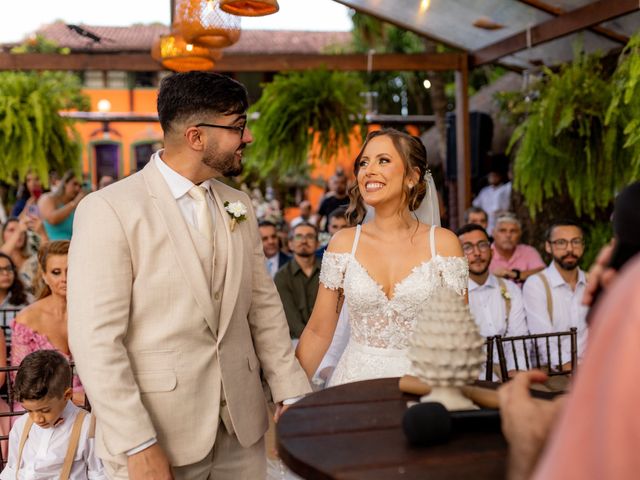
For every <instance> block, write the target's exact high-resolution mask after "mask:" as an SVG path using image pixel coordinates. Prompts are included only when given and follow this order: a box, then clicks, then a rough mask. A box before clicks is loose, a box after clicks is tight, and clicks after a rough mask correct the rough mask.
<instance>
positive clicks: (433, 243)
mask: <svg viewBox="0 0 640 480" xmlns="http://www.w3.org/2000/svg"><path fill="white" fill-rule="evenodd" d="M436 228H438V227H436V226H435V225H431V229H430V230H429V245H431V258H436Z"/></svg>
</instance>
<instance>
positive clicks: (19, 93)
mask: <svg viewBox="0 0 640 480" xmlns="http://www.w3.org/2000/svg"><path fill="white" fill-rule="evenodd" d="M0 92H1V93H0V180H1V181H5V182H8V183H14V182H15V180H16V178H17V179H18V180H22V179H24V177H25V175H26V174H27V172H29V171H33V172H35V173H36V174H37V175H38V177H39V178H40V180H41V181H42V182H43V183H44V185H45V186H46V185H47V184H48V181H49V171H50V170H57V171H65V170H68V169H70V168H74V169H78V168H80V153H81V142H80V137H79V134H78V133H77V131H76V130H75V129H74V128H73V121H72V120H70V119H68V118H64V117H62V116H60V114H59V112H60V111H61V110H68V109H74V108H75V109H88V100H87V98H86V97H85V96H84V95H82V94H81V83H80V80H79V79H78V77H77V76H75V75H72V74H69V73H63V72H42V73H36V72H2V73H0Z"/></svg>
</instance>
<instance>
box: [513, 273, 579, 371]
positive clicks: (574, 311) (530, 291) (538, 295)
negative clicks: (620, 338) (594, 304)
mask: <svg viewBox="0 0 640 480" xmlns="http://www.w3.org/2000/svg"><path fill="white" fill-rule="evenodd" d="M541 273H542V274H543V275H545V276H546V277H547V281H548V282H549V287H550V289H551V298H552V302H553V322H552V321H551V319H550V318H549V313H548V310H547V293H546V290H545V288H544V284H543V283H542V280H541V279H540V278H538V275H532V276H530V277H529V278H528V279H527V281H526V282H525V284H524V287H523V289H522V297H523V300H524V308H525V311H526V314H527V323H528V326H529V331H530V332H531V333H532V334H537V333H549V332H565V331H568V330H569V329H570V328H571V327H576V328H577V329H578V335H577V336H578V342H577V343H578V358H580V357H582V354H583V353H584V349H585V347H586V344H587V322H586V317H587V313H588V311H589V308H588V307H585V306H584V305H582V295H583V293H584V289H585V285H586V278H585V275H584V272H583V271H582V270H580V269H578V282H577V283H576V289H575V290H572V289H571V286H570V285H569V284H568V283H567V282H565V281H564V279H563V278H562V276H561V275H560V272H558V269H557V268H556V265H555V263H554V262H551V264H550V265H549V266H548V267H547V268H545V269H544V270H543V271H542V272H541ZM554 345H555V344H554ZM551 350H552V352H551V360H552V362H553V363H554V365H555V364H557V362H558V353H557V347H556V348H553V347H551ZM570 360H571V341H570V339H569V337H566V338H563V340H562V362H563V363H567V362H568V361H570Z"/></svg>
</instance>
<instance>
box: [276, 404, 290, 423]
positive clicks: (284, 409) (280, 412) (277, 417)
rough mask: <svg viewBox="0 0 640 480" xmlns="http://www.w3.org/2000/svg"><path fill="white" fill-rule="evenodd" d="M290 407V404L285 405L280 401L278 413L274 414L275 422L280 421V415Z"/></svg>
mask: <svg viewBox="0 0 640 480" xmlns="http://www.w3.org/2000/svg"><path fill="white" fill-rule="evenodd" d="M288 408H289V405H283V404H282V402H278V403H277V404H276V413H274V414H273V421H274V422H275V423H278V420H280V417H281V416H282V414H283V413H284V412H286V411H287V409H288Z"/></svg>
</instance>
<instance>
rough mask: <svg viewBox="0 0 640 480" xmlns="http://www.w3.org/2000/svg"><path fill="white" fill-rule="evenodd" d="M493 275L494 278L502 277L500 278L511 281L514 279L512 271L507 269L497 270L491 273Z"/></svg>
mask: <svg viewBox="0 0 640 480" xmlns="http://www.w3.org/2000/svg"><path fill="white" fill-rule="evenodd" d="M493 274H494V275H495V276H496V277H502V278H508V279H512V278H515V277H516V274H515V273H513V271H511V270H509V269H508V268H498V269H496V270H495V271H494V272H493Z"/></svg>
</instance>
